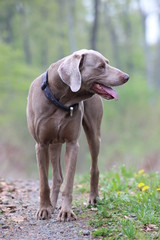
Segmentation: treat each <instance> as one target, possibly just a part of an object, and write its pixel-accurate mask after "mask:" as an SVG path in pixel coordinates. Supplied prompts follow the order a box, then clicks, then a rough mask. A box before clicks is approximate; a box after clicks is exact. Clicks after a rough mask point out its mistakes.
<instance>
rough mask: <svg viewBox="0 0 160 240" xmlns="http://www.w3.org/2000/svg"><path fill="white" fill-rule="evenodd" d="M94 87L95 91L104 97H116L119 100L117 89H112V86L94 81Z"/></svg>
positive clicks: (108, 98)
mask: <svg viewBox="0 0 160 240" xmlns="http://www.w3.org/2000/svg"><path fill="white" fill-rule="evenodd" d="M92 88H93V90H94V91H95V93H97V94H98V95H101V96H102V97H103V98H105V99H107V100H110V99H115V100H116V101H117V100H118V94H117V91H116V90H114V89H112V88H111V87H106V86H104V85H102V84H99V83H94V84H93V87H92Z"/></svg>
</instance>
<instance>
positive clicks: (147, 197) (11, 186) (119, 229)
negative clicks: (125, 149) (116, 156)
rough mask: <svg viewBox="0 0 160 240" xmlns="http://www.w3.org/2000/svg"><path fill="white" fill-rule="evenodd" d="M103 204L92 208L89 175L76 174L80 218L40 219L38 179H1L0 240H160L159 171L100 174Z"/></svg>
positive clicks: (77, 210) (77, 213) (77, 203)
mask: <svg viewBox="0 0 160 240" xmlns="http://www.w3.org/2000/svg"><path fill="white" fill-rule="evenodd" d="M99 190H100V191H99V193H100V194H99V195H100V198H99V199H98V203H97V205H96V206H91V207H87V206H86V203H87V198H88V193H89V175H83V176H76V179H75V184H74V194H73V199H74V200H73V210H74V212H75V213H76V215H77V216H78V219H77V221H72V222H65V223H61V222H58V221H57V220H56V218H57V215H58V206H60V200H61V196H60V197H59V201H58V206H57V209H56V210H55V213H54V214H52V218H51V219H49V220H36V212H37V209H38V207H39V181H24V180H23V181H20V180H19V181H18V180H15V181H13V180H12V181H5V180H3V179H0V240H2V239H3V240H22V239H23V240H30V239H33V240H36V239H37V240H47V239H58V240H61V239H66V240H68V239H72V240H74V239H78V240H81V239H82V240H83V239H84V240H85V239H88V240H89V239H112V240H113V239H145V240H147V239H160V173H158V172H152V173H145V172H144V170H140V171H138V172H133V171H128V170H126V168H125V167H124V166H123V167H121V169H119V171H110V172H108V173H105V174H101V175H100V182H99Z"/></svg>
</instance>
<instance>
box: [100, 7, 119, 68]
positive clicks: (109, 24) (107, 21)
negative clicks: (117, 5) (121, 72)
mask: <svg viewBox="0 0 160 240" xmlns="http://www.w3.org/2000/svg"><path fill="white" fill-rule="evenodd" d="M108 13H109V9H108V3H106V2H105V3H104V21H105V26H106V28H107V30H108V31H109V36H110V39H111V46H112V53H113V61H114V64H115V66H116V67H117V68H121V64H120V59H119V46H118V36H117V32H116V27H115V26H114V24H113V22H112V19H111V17H110V16H109V15H108Z"/></svg>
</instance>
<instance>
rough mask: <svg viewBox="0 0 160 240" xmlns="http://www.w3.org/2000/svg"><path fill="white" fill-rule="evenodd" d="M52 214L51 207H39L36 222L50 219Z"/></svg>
mask: <svg viewBox="0 0 160 240" xmlns="http://www.w3.org/2000/svg"><path fill="white" fill-rule="evenodd" d="M52 213H53V208H52V207H50V206H49V207H40V209H39V210H38V212H37V219H38V220H45V219H49V218H51V214H52Z"/></svg>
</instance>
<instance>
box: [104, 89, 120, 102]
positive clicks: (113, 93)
mask: <svg viewBox="0 0 160 240" xmlns="http://www.w3.org/2000/svg"><path fill="white" fill-rule="evenodd" d="M103 89H104V90H105V91H106V92H107V93H108V94H110V95H111V96H112V97H113V98H115V100H116V101H117V100H118V94H117V91H116V90H114V89H112V88H110V87H106V86H103Z"/></svg>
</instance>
